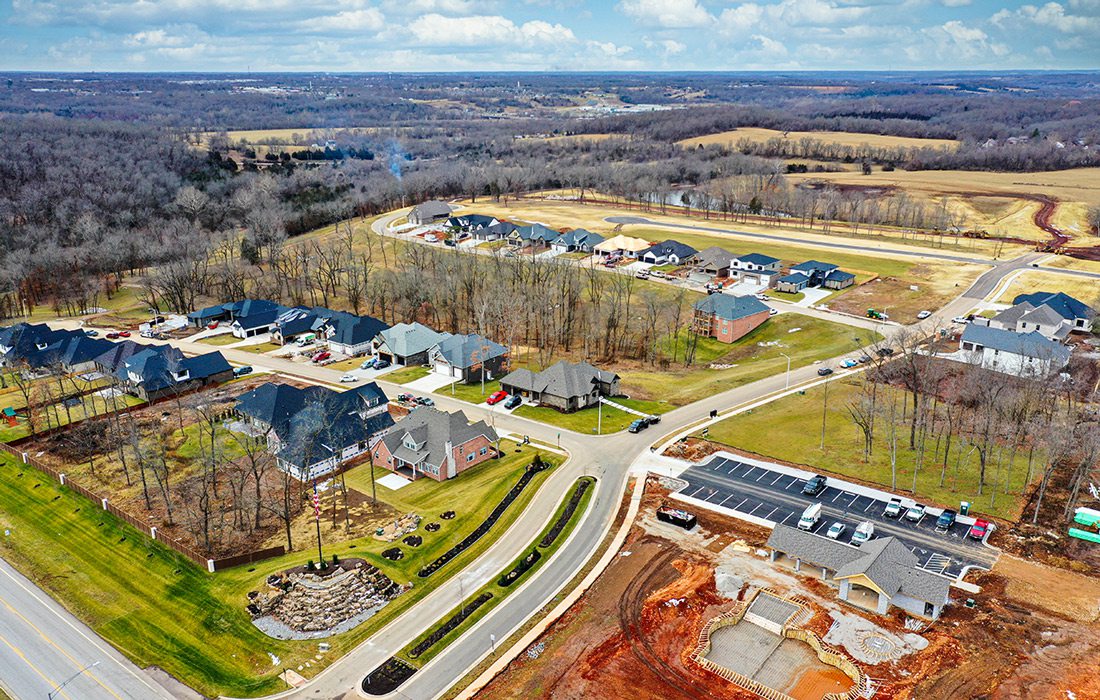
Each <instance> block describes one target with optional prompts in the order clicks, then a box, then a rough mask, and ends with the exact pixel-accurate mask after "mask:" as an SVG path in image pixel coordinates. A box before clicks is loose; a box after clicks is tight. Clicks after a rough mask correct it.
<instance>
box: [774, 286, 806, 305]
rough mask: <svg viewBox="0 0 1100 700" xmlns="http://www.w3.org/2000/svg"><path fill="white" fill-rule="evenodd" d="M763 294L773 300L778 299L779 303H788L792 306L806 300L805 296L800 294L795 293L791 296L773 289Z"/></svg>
mask: <svg viewBox="0 0 1100 700" xmlns="http://www.w3.org/2000/svg"><path fill="white" fill-rule="evenodd" d="M764 293H765V294H767V295H768V296H770V297H772V298H773V299H778V300H779V301H789V302H791V303H792V304H793V303H795V302H798V301H802V300H803V299H805V298H806V295H805V294H803V293H802V292H795V293H794V294H791V293H790V292H780V291H778V290H775V289H769V290H768V291H766V292H764Z"/></svg>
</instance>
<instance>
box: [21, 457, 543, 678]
mask: <svg viewBox="0 0 1100 700" xmlns="http://www.w3.org/2000/svg"><path fill="white" fill-rule="evenodd" d="M517 450H518V452H517ZM536 453H539V454H541V455H542V457H543V459H544V460H546V461H550V462H552V463H556V462H559V461H560V457H557V456H556V455H551V454H546V453H543V452H541V451H539V450H537V449H536V448H535V447H533V446H527V447H520V446H518V445H514V446H513V447H510V448H509V454H508V456H507V457H506V458H504V459H501V460H499V461H496V462H490V463H487V464H485V465H483V467H484V469H477V470H472V471H471V472H469V473H468V474H464V475H463V476H469V477H470V478H469V479H466V480H457V481H456V482H454V483H449V484H437V483H436V482H434V481H431V480H422V481H418V482H416V483H414V484H411V485H409V486H407V487H405V488H404V489H402V490H401V492H400V497H398V494H397V493H395V492H390V491H389V490H388V489H385V488H384V487H381V486H380V487H378V491H379V496H380V498H382V499H384V500H385V499H389V500H388V501H387V505H388V506H389V507H390V508H391V510H390V512H391V513H395V514H396V513H404V512H417V513H421V514H422V515H423V516H424V517H425V518H426V519H427V518H432V517H434V516H437V515H438V513H437V512H436V511H439V512H442V511H443V510H455V511H456V512H457V513H458V516H457V517H456V518H455V519H454V520H451V521H448V522H446V525H445V527H444V530H443V531H442V536H432V535H427V536H426V537H425V545H424V546H423V547H421V548H420V550H421V551H418V552H416V553H415V555H413V556H406V557H405V558H404V559H402V560H401V561H400V562H396V563H395V562H390V561H388V560H386V559H383V558H381V557H380V556H379V555H378V552H380V551H381V549H383V548H385V547H387V546H391V545H388V544H384V543H382V542H380V541H378V540H375V539H374V538H373V537H369V536H366V537H360V538H358V539H355V540H349V541H345V542H342V543H339V544H333V543H329V544H328V545H326V547H325V550H326V556H328V555H329V554H333V553H335V554H338V555H339V556H340V557H342V558H346V557H348V556H358V557H363V558H365V559H367V560H368V561H370V562H371V563H372V564H374V565H376V566H378V567H379V568H380V569H382V570H383V571H384V572H385V573H386V574H387V575H388V576H390V577H391V578H393V579H394V580H399V581H409V580H412V581H420V579H418V578H417V577H416V574H415V572H416V570H417V569H418V568H419V566H421V565H423V564H424V563H426V561H427V560H428V559H429V558H434V556H437V555H438V554H441V553H442V552H443V551H444V550H445V549H446V548H449V547H450V546H452V545H453V544H455V543H456V542H458V541H459V540H460V539H461V538H462V537H464V536H465V534H467V533H468V532H469V531H472V530H473V529H474V528H475V527H476V525H477V523H479V522H481V520H482V519H484V517H485V516H486V515H487V514H488V513H489V511H491V510H492V508H493V507H494V506H495V505H496V503H497V502H499V500H500V498H501V497H503V495H504V493H506V492H507V491H508V490H509V489H510V488H511V486H512V484H514V483H515V481H516V479H518V478H519V475H520V473H521V472H522V471H523V469H525V468H526V466H527V465H528V464H529V463H530V461H531V459H532V458H533V457H534V455H535V454H536ZM548 473H549V471H544V472H541V473H540V474H539V475H538V476H536V477H535V480H534V481H532V483H531V484H530V485H529V486H528V487H527V489H525V490H524V491H523V493H522V494H521V495H520V497H519V498H517V499H516V501H515V502H514V503H513V504H512V506H511V507H510V508H509V509H508V510H507V511H506V513H505V516H504V517H503V518H502V519H501V520H500V521H499V522H498V523H497V525H496V526H495V527H494V532H496V533H499V532H503V531H504V530H506V529H507V528H508V526H509V525H510V524H511V523H512V522H513V521H514V519H515V517H516V515H517V514H518V513H520V512H521V511H522V510H523V509H524V508H525V507H526V505H527V503H528V502H529V501H530V499H531V498H532V497H533V494H534V493H535V491H536V490H537V488H538V487H539V486H540V485H541V483H542V482H543V481H544V480H545V478H546V475H547V474H548ZM353 475H358V477H359V478H358V479H354V477H353ZM363 476H366V479H365V480H361V479H362V477H363ZM347 479H348V482H349V485H350V484H351V483H353V480H354V483H355V484H356V487H357V488H363V489H365V491H364V493H368V494H369V493H370V485H369V475H367V474H365V473H364V470H363V468H359V469H357V470H352V471H351V472H349V473H348V475H347ZM0 501H2V502H4V503H9V504H15V505H17V506H18V507H13V508H9V509H6V510H5V511H4V512H3V513H0V526H3V527H4V528H7V529H10V530H11V532H12V533H13V536H12V537H7V538H4V540H3V541H0V555H2V556H3V557H4V558H5V559H7V560H8V561H10V562H12V563H13V564H15V565H16V566H17V567H18V568H19V569H20V570H22V571H23V572H25V573H26V574H27V575H29V576H30V577H31V578H32V579H33V580H35V582H36V583H37V584H38V585H40V586H42V587H43V588H44V589H45V590H47V591H48V592H49V593H50V594H51V595H52V596H53V597H55V598H56V599H58V600H59V601H60V602H62V603H63V604H64V605H65V606H66V607H67V608H69V609H70V610H74V611H79V613H80V616H81V618H82V619H84V620H85V621H86V622H88V623H89V625H90V626H91V627H92V628H93V629H94V630H95V631H96V632H97V633H99V634H101V635H102V636H104V637H105V638H106V639H107V640H108V641H109V642H111V643H112V644H113V645H115V646H116V647H118V648H119V649H120V650H121V651H122V652H124V653H125V654H126V655H127V656H129V657H130V658H131V659H133V660H134V661H135V662H136V663H137V664H138V665H139V666H142V667H144V666H149V665H157V666H160V667H161V668H164V669H165V670H166V671H168V672H169V673H171V674H173V675H174V676H176V677H177V678H179V679H180V680H181V681H183V682H184V683H186V684H188V685H190V686H191V687H193V688H195V689H196V690H198V691H200V692H202V693H204V694H206V695H210V696H216V695H221V694H227V695H231V696H236V697H248V696H255V695H262V694H267V693H272V692H277V691H279V690H281V689H283V688H285V684H284V683H283V682H282V681H281V680H279V679H278V677H277V674H278V673H280V672H281V671H282V670H283V669H284V668H295V667H297V666H298V665H300V664H305V665H306V670H305V671H303V674H304V675H307V676H309V675H312V674H313V673H315V672H318V671H320V670H321V668H323V667H324V665H325V664H326V663H327V660H331V659H335V658H339V657H340V656H342V655H343V654H345V653H346V652H347V651H349V650H350V649H351V648H353V647H354V646H356V645H358V644H359V643H361V642H362V641H363V640H364V639H366V638H367V637H369V636H370V634H372V633H373V632H375V631H377V630H378V629H379V628H381V627H382V626H383V625H385V624H386V623H388V622H389V621H391V620H392V619H394V618H395V617H396V616H397V615H399V614H400V613H401V612H402V611H404V610H406V609H408V608H409V607H410V606H411V605H413V604H415V603H416V602H417V601H418V600H420V599H421V598H423V596H424V595H426V594H427V593H428V592H429V591H430V590H432V588H433V586H428V585H415V586H414V588H413V589H412V590H410V591H409V592H407V593H405V594H403V595H401V596H399V597H398V598H396V599H395V600H394V601H393V602H392V603H390V604H389V605H387V606H386V607H385V608H384V609H383V610H382V611H381V612H379V613H378V614H377V615H375V616H374V617H372V618H370V620H368V621H367V622H365V623H363V624H362V625H360V626H359V627H357V628H355V629H354V630H352V631H350V632H347V633H344V634H340V635H337V636H334V637H330V638H328V639H327V640H326V641H328V642H329V643H330V644H331V645H332V651H331V653H330V654H328V655H326V656H325V658H324V659H317V658H315V656H314V655H315V654H316V650H317V646H316V641H305V642H293V641H280V640H276V639H272V638H270V637H268V636H266V635H264V634H262V633H261V632H260V631H259V630H257V629H256V628H255V627H254V626H253V625H252V624H251V622H250V621H249V619H248V616H247V614H246V612H245V609H244V606H245V602H246V601H247V597H246V594H247V593H248V591H250V590H254V589H256V588H257V587H259V586H260V585H261V584H262V582H263V580H264V579H265V578H266V577H267V576H268V575H270V574H272V573H275V572H278V571H282V570H284V569H287V568H289V567H293V566H300V565H301V564H302V563H304V560H305V559H306V558H307V557H308V556H309V552H310V549H309V547H310V544H311V543H305V544H304V545H302V546H303V547H304V548H303V549H302V551H300V552H294V553H291V554H287V555H285V556H283V557H279V558H276V559H270V560H267V561H264V562H262V563H257V564H255V565H253V566H252V567H238V568H234V569H229V570H226V571H222V572H218V573H217V574H208V573H207V572H206V571H204V570H201V569H200V568H199V567H197V566H195V565H194V564H192V563H191V562H190V561H188V560H186V559H184V558H183V557H182V556H180V555H178V554H176V553H175V552H173V551H171V550H168V549H167V548H165V547H163V546H162V545H160V544H159V543H155V542H153V541H152V540H149V539H148V538H145V537H142V536H140V535H138V534H137V533H136V532H135V531H134V530H133V529H132V528H130V527H129V526H128V525H126V524H124V523H122V522H121V521H119V520H117V519H116V518H114V517H113V516H111V515H110V514H108V513H104V512H103V511H101V510H99V509H97V508H95V507H94V506H93V505H92V504H90V503H89V502H88V501H87V500H86V499H84V498H83V497H81V496H78V495H76V494H74V493H71V492H70V491H68V490H67V489H64V488H63V487H60V486H59V485H58V484H56V482H54V481H52V480H51V479H49V478H47V477H45V476H42V475H40V474H39V473H37V472H35V471H34V470H33V469H30V468H28V467H24V466H23V465H20V464H17V463H16V462H15V460H14V458H13V457H11V456H9V455H7V454H0ZM306 519H307V520H309V521H310V522H309V523H308V524H309V529H312V527H313V524H312V513H309V514H308V516H307V517H306ZM323 526H326V527H327V524H325V523H323ZM492 539H493V538H492V537H487V538H483V539H482V540H481V541H479V542H478V543H477V544H476V545H474V546H473V547H471V548H470V549H468V550H467V551H466V552H464V553H463V554H461V555H460V556H459V557H457V558H456V559H455V560H454V561H453V562H452V563H450V564H449V565H448V566H447V567H446V568H444V569H442V570H441V571H440V572H439V573H438V574H437V575H436V577H433V580H432V583H433V584H438V583H441V582H442V581H444V580H446V579H447V578H449V577H450V576H451V575H453V573H454V572H456V571H459V570H461V569H462V568H463V567H464V566H466V565H467V564H469V562H470V561H472V560H473V559H474V558H476V557H477V556H479V555H480V554H481V553H482V552H484V551H485V549H486V548H487V547H488V546H489V545H490V544H491V542H492ZM433 540H434V541H433ZM406 549H407V548H406ZM417 555H419V556H417ZM436 578H438V580H434V579H436ZM269 653H271V654H275V655H276V656H278V657H280V659H281V665H280V666H274V665H272V661H271V658H270V656H269V655H268V654H269Z"/></svg>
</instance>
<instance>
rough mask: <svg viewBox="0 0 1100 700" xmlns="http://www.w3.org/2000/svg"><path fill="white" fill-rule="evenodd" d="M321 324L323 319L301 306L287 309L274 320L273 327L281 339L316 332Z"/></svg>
mask: <svg viewBox="0 0 1100 700" xmlns="http://www.w3.org/2000/svg"><path fill="white" fill-rule="evenodd" d="M332 313H335V312H332ZM323 323H324V318H322V317H321V316H320V315H318V314H317V313H315V312H314V311H312V310H311V309H307V308H305V307H301V306H296V307H294V308H293V309H287V310H286V311H283V312H282V313H280V314H279V315H278V316H277V317H276V318H275V326H276V327H277V328H278V329H279V333H281V334H282V336H283V338H291V337H293V336H296V335H301V334H302V333H310V332H312V331H316V330H318V329H319V328H320V327H321V326H322V325H323Z"/></svg>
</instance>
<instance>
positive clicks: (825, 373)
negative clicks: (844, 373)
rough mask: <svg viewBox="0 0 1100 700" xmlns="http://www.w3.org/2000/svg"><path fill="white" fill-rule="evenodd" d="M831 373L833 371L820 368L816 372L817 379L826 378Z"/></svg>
mask: <svg viewBox="0 0 1100 700" xmlns="http://www.w3.org/2000/svg"><path fill="white" fill-rule="evenodd" d="M832 373H833V370H831V369H830V368H828V367H822V368H821V369H819V370H817V376H819V377H828V376H829V375H830V374H832Z"/></svg>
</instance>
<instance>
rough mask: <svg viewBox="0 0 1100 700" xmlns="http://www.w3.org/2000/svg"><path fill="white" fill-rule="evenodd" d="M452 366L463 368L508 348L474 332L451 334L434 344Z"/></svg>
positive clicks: (497, 355)
mask: <svg viewBox="0 0 1100 700" xmlns="http://www.w3.org/2000/svg"><path fill="white" fill-rule="evenodd" d="M436 347H437V348H438V349H439V354H440V355H442V356H443V358H444V359H445V360H447V362H448V363H450V365H451V366H452V367H460V368H462V369H465V368H467V367H472V366H474V365H476V364H479V363H481V362H485V361H486V360H491V359H493V358H494V357H500V356H501V355H503V354H505V353H506V352H508V348H506V347H504V346H503V345H501V344H500V343H494V342H493V341H491V340H489V339H488V338H486V337H485V336H483V335H477V334H476V333H470V334H466V335H464V334H459V335H452V336H450V337H449V338H444V339H443V340H441V341H439V343H438V344H437V345H436Z"/></svg>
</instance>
